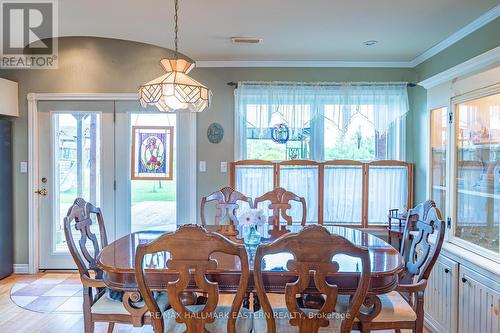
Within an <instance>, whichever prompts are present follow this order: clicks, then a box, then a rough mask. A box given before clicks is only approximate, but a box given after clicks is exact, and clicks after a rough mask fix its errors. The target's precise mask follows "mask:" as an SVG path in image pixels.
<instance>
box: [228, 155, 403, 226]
mask: <svg viewBox="0 0 500 333" xmlns="http://www.w3.org/2000/svg"><path fill="white" fill-rule="evenodd" d="M230 186H231V187H232V188H234V189H235V190H237V191H240V192H242V193H244V194H245V195H247V196H248V197H251V198H256V197H258V196H260V195H262V194H264V193H265V192H267V191H270V190H272V189H274V188H276V187H284V188H286V189H287V190H289V191H291V192H294V193H295V194H297V195H299V196H302V197H304V198H306V201H307V221H308V222H309V223H316V222H317V223H319V224H337V225H342V226H352V227H362V228H368V227H381V226H385V225H386V224H387V213H388V211H389V209H393V208H399V209H404V208H411V207H413V164H411V163H406V162H401V161H394V160H385V161H374V162H360V161H351V160H333V161H326V162H316V161H310V160H292V161H283V162H273V161H263V160H242V161H236V162H232V163H231V165H230ZM294 210H295V209H294V207H292V209H291V211H292V214H291V215H292V216H293V215H294ZM295 213H296V215H299V212H295ZM294 220H295V219H294Z"/></svg>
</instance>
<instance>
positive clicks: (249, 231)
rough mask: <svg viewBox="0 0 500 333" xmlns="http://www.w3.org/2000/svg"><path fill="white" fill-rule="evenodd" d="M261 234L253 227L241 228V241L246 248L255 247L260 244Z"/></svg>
mask: <svg viewBox="0 0 500 333" xmlns="http://www.w3.org/2000/svg"><path fill="white" fill-rule="evenodd" d="M260 239H261V234H260V232H259V231H258V230H257V227H256V226H254V225H245V226H243V240H244V241H245V245H246V246H247V247H257V246H258V245H259V244H260Z"/></svg>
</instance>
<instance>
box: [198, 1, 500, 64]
mask: <svg viewBox="0 0 500 333" xmlns="http://www.w3.org/2000/svg"><path fill="white" fill-rule="evenodd" d="M499 16H500V5H496V6H495V7H493V8H492V9H490V10H489V11H487V12H486V13H484V14H483V15H481V16H480V17H478V18H477V19H475V20H474V21H472V22H471V23H469V24H467V25H466V26H465V27H463V28H461V29H460V30H458V31H456V32H455V33H453V34H451V35H450V36H448V37H447V38H446V39H444V40H442V41H441V42H439V43H438V44H436V45H434V46H433V47H431V48H430V49H428V50H427V51H425V52H424V53H422V54H421V55H419V56H418V57H416V58H415V59H413V60H411V61H337V60H310V61H308V60H197V61H196V66H197V67H200V68H220V67H226V68H229V67H296V68H301V67H309V68H310V67H323V68H327V67H350V68H353V67H359V68H414V67H416V66H417V65H419V64H421V63H422V62H424V61H426V60H428V59H429V58H431V57H433V56H435V55H436V54H438V53H439V52H441V51H443V50H445V49H446V48H448V47H450V46H451V45H453V44H455V43H456V42H458V41H460V40H461V39H463V38H464V37H466V36H468V35H470V34H471V33H473V32H474V31H476V30H478V29H480V28H482V27H484V26H485V25H486V24H488V23H490V22H491V21H493V20H495V19H496V18H498V17H499Z"/></svg>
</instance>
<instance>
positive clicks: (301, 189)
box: [280, 165, 318, 223]
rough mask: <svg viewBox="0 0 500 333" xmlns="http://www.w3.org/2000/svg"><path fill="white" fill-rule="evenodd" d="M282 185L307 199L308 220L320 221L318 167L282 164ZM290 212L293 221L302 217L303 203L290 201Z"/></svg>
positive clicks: (298, 220)
mask: <svg viewBox="0 0 500 333" xmlns="http://www.w3.org/2000/svg"><path fill="white" fill-rule="evenodd" d="M280 186H281V187H283V188H285V189H287V190H288V191H290V192H293V193H295V194H296V195H298V196H300V197H303V198H304V199H305V200H306V213H307V214H306V222H308V223H309V222H311V223H317V222H318V167H317V166H308V165H297V166H282V167H281V168H280ZM290 205H291V206H292V208H291V209H290V210H289V212H288V213H289V214H290V216H291V217H292V221H294V222H300V221H301V219H302V207H301V204H300V203H298V202H295V201H292V202H291V203H290Z"/></svg>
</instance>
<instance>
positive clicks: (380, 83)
mask: <svg viewBox="0 0 500 333" xmlns="http://www.w3.org/2000/svg"><path fill="white" fill-rule="evenodd" d="M294 83H295V82H286V83H281V84H280V83H276V85H283V86H285V85H290V84H294ZM297 83H300V82H297ZM321 83H323V84H325V85H326V84H328V83H324V82H318V84H320V85H321ZM250 84H255V85H259V84H262V83H260V82H255V83H250ZM354 84H355V85H360V86H362V85H367V86H368V85H384V84H386V85H390V84H391V82H387V83H384V82H373V83H369V82H365V83H359V84H356V83H355V82H354ZM392 84H394V83H393V82H392ZM227 85H228V86H231V87H234V89H237V88H238V82H233V81H231V82H228V83H227ZM311 85H314V83H313V82H312V83H311ZM331 85H332V86H333V85H341V83H335V82H333V83H331ZM406 86H407V87H410V88H413V87H416V86H417V84H416V83H411V82H409V83H406Z"/></svg>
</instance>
